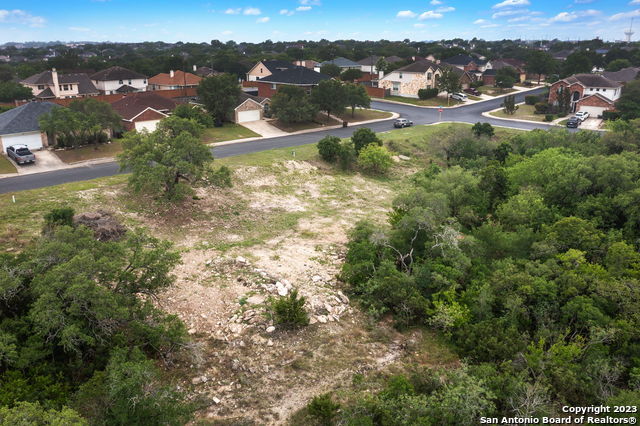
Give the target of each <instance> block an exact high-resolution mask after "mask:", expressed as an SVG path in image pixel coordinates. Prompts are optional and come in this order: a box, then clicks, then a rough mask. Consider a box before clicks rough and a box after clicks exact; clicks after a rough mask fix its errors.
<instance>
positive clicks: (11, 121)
mask: <svg viewBox="0 0 640 426" xmlns="http://www.w3.org/2000/svg"><path fill="white" fill-rule="evenodd" d="M54 108H61V107H60V106H59V105H56V104H54V103H52V102H28V103H26V104H24V105H21V106H19V107H17V108H13V109H10V110H9V111H7V112H5V113H2V114H0V148H2V152H6V151H7V148H8V147H10V146H11V145H17V144H22V145H27V146H28V147H29V149H31V150H36V149H42V148H43V147H45V146H48V145H49V142H48V138H47V135H46V133H43V132H42V131H40V124H39V123H38V120H39V119H40V116H42V115H43V114H47V113H49V112H50V111H51V110H52V109H54Z"/></svg>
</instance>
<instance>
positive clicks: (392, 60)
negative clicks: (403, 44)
mask: <svg viewBox="0 0 640 426" xmlns="http://www.w3.org/2000/svg"><path fill="white" fill-rule="evenodd" d="M384 60H385V61H386V62H387V63H389V64H397V63H398V62H402V61H404V59H402V58H401V57H400V56H395V55H392V56H385V58H384Z"/></svg>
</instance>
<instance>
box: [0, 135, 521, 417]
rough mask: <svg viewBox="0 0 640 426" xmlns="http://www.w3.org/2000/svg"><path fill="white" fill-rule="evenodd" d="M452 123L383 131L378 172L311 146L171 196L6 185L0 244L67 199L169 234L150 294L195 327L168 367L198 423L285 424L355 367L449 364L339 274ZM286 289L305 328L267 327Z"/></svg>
mask: <svg viewBox="0 0 640 426" xmlns="http://www.w3.org/2000/svg"><path fill="white" fill-rule="evenodd" d="M450 126H451V125H441V126H416V127H414V128H407V129H401V130H397V131H390V132H386V133H383V134H381V135H380V136H381V138H382V139H383V140H384V142H385V144H386V145H387V146H388V147H389V148H391V149H392V150H394V151H395V152H396V153H398V154H404V155H408V156H410V157H411V159H410V160H409V161H403V162H400V163H396V165H395V166H394V168H393V170H392V172H391V173H390V174H389V176H386V177H368V176H365V175H361V174H359V173H355V172H344V171H340V170H338V169H336V168H334V167H333V166H330V165H328V164H326V163H324V162H322V161H321V160H320V159H319V158H318V156H317V150H316V148H315V145H314V144H310V145H304V146H300V147H296V148H293V149H292V148H286V149H279V150H272V151H266V152H260V153H255V154H250V155H245V156H239V157H233V158H227V159H222V160H216V161H215V163H216V164H217V165H220V164H226V165H228V166H230V167H231V168H232V169H233V170H234V187H233V188H230V189H218V188H212V187H207V188H198V189H197V197H194V198H193V199H189V200H186V201H185V202H184V203H182V204H181V205H179V206H166V205H160V204H157V203H156V202H153V201H152V200H148V199H145V198H144V197H137V196H131V194H130V193H129V192H128V190H127V188H126V176H116V177H111V178H103V179H96V180H93V181H89V182H81V183H74V184H67V185H61V186H56V187H51V188H44V189H39V190H33V191H25V192H20V193H17V194H15V195H16V203H15V204H14V203H12V202H11V194H3V195H0V204H2V205H3V209H1V210H0V219H2V220H1V221H0V250H7V251H19V250H20V249H21V248H22V247H23V246H24V244H26V243H27V242H28V241H29V239H30V238H31V237H32V236H34V235H36V234H37V233H39V232H40V229H41V226H42V216H43V214H44V213H46V212H47V211H49V210H50V209H51V208H53V207H59V206H64V205H68V206H71V207H74V208H75V209H76V210H77V211H94V210H97V209H105V210H109V211H111V212H113V213H114V214H115V215H116V217H118V218H119V219H120V220H121V221H122V222H123V223H124V224H126V225H127V226H129V227H138V226H140V227H144V228H146V229H147V230H148V232H150V233H151V234H153V235H155V236H157V237H160V238H164V239H168V240H171V241H173V243H174V244H175V246H176V248H177V249H178V250H179V251H180V253H181V256H182V265H180V266H179V267H178V268H176V270H175V271H174V273H175V275H176V277H177V281H176V284H175V285H174V286H173V287H172V288H170V289H169V290H167V291H166V292H165V293H164V294H163V295H162V296H161V297H160V298H159V300H158V304H159V305H160V306H161V307H162V308H163V309H165V310H167V311H169V312H172V313H175V314H176V315H178V316H179V317H180V318H181V319H182V320H183V321H184V322H185V324H186V326H187V328H188V329H189V334H190V335H191V336H192V339H193V341H192V344H191V345H190V347H189V348H188V349H186V351H187V354H188V357H187V358H188V359H187V360H186V361H184V362H182V363H181V364H180V365H178V367H177V368H176V369H175V370H172V372H173V374H174V375H176V376H177V377H178V378H179V379H180V380H181V381H182V386H183V387H184V388H185V389H187V390H188V391H189V392H190V394H191V395H192V397H193V399H194V401H196V403H197V404H198V406H199V407H200V410H199V412H198V416H199V418H200V419H201V421H202V423H203V424H285V423H287V421H288V420H287V419H289V418H290V417H291V416H293V415H295V413H296V412H297V411H298V410H299V409H301V408H302V407H304V406H305V405H306V404H307V403H308V401H309V400H310V399H311V398H312V397H313V396H315V395H318V394H320V393H323V392H327V391H329V390H336V389H337V390H340V389H348V388H349V387H350V386H352V383H355V382H354V380H353V379H354V377H356V376H360V375H363V374H366V375H368V376H373V377H384V376H385V375H387V374H390V373H392V372H398V371H402V370H403V368H405V365H407V363H419V364H422V365H431V366H451V365H455V364H457V362H458V360H457V358H456V357H455V355H453V354H452V353H451V351H450V350H449V349H448V347H447V346H446V345H444V344H443V343H442V342H441V341H440V340H439V339H438V338H437V336H435V335H434V334H433V333H431V332H429V331H427V330H419V329H418V330H410V331H406V332H399V331H397V330H395V329H393V328H392V327H391V326H390V324H389V323H388V322H385V321H381V322H375V321H373V320H371V318H370V317H369V316H367V315H366V314H364V313H362V312H361V311H360V309H359V308H358V306H357V304H354V303H352V302H351V301H350V300H349V298H348V296H347V294H348V289H346V288H344V287H343V284H342V283H341V282H340V281H339V280H338V279H337V277H336V275H337V273H338V272H339V270H340V267H341V264H342V260H343V258H344V254H345V243H346V242H347V239H348V232H349V231H350V229H352V227H353V225H354V224H355V223H356V222H357V221H358V220H361V219H369V220H372V221H375V222H384V221H386V220H387V212H388V211H389V208H390V205H391V201H392V199H393V197H394V196H395V194H396V193H397V191H399V190H401V189H402V188H403V187H404V185H405V182H406V181H407V177H408V176H410V175H411V174H412V173H413V172H415V171H417V170H419V169H420V168H421V167H422V166H424V165H427V164H428V163H429V161H431V160H432V159H434V158H435V157H436V156H437V155H438V153H437V148H435V145H434V134H435V133H436V132H437V131H438V130H439V129H441V128H443V127H450ZM459 126H463V125H459ZM497 132H498V134H499V135H503V134H506V133H508V132H510V131H506V130H501V129H497ZM293 151H295V153H296V154H295V157H294V156H293V154H292V152H293ZM435 159H436V161H438V159H437V158H435ZM283 286H284V287H285V288H297V289H298V290H299V291H300V293H301V294H302V295H303V296H304V297H305V298H306V305H305V307H306V309H307V311H308V312H309V313H310V316H311V322H312V324H311V325H309V326H308V327H305V328H304V329H302V330H299V331H286V330H281V329H279V328H276V329H275V330H273V331H272V330H271V329H270V328H269V331H267V329H268V327H269V326H270V325H271V322H270V320H269V318H268V316H266V315H265V312H266V306H267V305H268V300H269V298H271V297H274V296H276V295H277V291H278V288H281V287H283ZM216 422H224V423H216Z"/></svg>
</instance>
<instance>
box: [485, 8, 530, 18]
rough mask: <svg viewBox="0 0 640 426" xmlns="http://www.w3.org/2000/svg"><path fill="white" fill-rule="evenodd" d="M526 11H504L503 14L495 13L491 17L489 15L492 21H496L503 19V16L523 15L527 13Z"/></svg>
mask: <svg viewBox="0 0 640 426" xmlns="http://www.w3.org/2000/svg"><path fill="white" fill-rule="evenodd" d="M527 12H528V11H527V10H526V9H525V10H522V9H521V10H505V11H504V12H496V13H494V14H493V15H491V18H492V19H498V18H503V17H505V16H513V15H522V14H523V13H527Z"/></svg>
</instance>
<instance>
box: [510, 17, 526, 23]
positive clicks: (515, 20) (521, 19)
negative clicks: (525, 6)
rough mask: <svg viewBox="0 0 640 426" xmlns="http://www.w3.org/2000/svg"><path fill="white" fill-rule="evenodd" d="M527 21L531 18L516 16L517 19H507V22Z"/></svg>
mask: <svg viewBox="0 0 640 426" xmlns="http://www.w3.org/2000/svg"><path fill="white" fill-rule="evenodd" d="M529 19H531V16H518V17H517V18H511V19H507V22H522V21H528V20H529Z"/></svg>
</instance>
